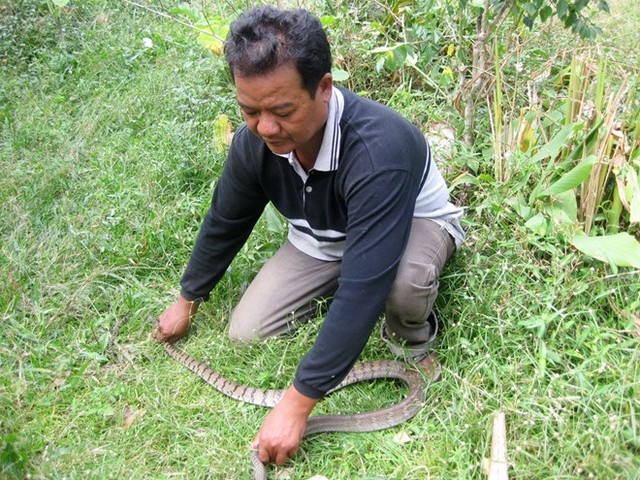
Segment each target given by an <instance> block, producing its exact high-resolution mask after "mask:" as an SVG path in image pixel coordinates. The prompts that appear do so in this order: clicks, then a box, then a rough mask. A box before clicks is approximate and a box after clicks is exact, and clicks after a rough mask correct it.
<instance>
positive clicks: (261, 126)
mask: <svg viewBox="0 0 640 480" xmlns="http://www.w3.org/2000/svg"><path fill="white" fill-rule="evenodd" d="M256 130H257V131H258V134H259V135H260V136H261V137H267V138H268V137H272V136H273V135H277V134H278V133H279V132H280V125H279V124H278V122H277V121H276V119H275V118H273V115H269V114H267V113H264V114H262V115H260V119H259V120H258V125H257V127H256Z"/></svg>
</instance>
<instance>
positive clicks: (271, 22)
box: [224, 6, 331, 98]
mask: <svg viewBox="0 0 640 480" xmlns="http://www.w3.org/2000/svg"><path fill="white" fill-rule="evenodd" d="M224 54H225V57H226V59H227V64H228V65H229V69H230V70H231V75H232V77H235V76H236V75H237V76H242V77H253V76H256V75H262V74H266V73H270V72H272V71H273V70H275V69H276V68H278V67H280V66H282V65H285V64H287V63H291V64H292V65H293V66H294V67H295V68H296V69H297V70H298V72H299V73H300V76H301V77H302V85H303V87H304V88H305V89H306V90H307V91H308V92H309V94H310V95H311V98H314V97H315V93H316V89H317V88H318V85H319V84H320V80H321V79H322V77H323V76H324V74H325V73H331V48H330V46H329V41H328V40H327V35H326V33H325V31H324V29H323V28H322V24H321V23H320V20H318V18H316V17H315V16H313V15H312V14H311V13H309V12H308V11H306V10H303V9H299V10H292V11H283V10H278V9H276V8H274V7H270V6H266V7H258V8H253V9H251V10H248V11H246V12H245V13H243V14H242V15H240V16H239V17H238V18H237V19H236V20H235V21H234V22H232V23H231V26H230V28H229V34H228V35H227V40H226V42H225V46H224Z"/></svg>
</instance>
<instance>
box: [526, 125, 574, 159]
mask: <svg viewBox="0 0 640 480" xmlns="http://www.w3.org/2000/svg"><path fill="white" fill-rule="evenodd" d="M575 126H576V124H575V123H570V124H569V125H566V126H565V127H563V128H562V130H560V131H559V132H558V133H556V135H555V136H554V137H553V138H552V139H551V140H549V143H545V144H544V145H543V146H542V147H540V150H538V153H536V154H535V155H534V156H533V157H532V158H531V161H532V162H539V161H541V160H544V159H545V158H549V157H550V158H551V159H552V160H553V159H554V158H556V157H557V156H558V153H560V149H562V147H564V146H565V144H566V143H567V139H568V138H569V136H570V135H571V133H572V132H573V130H574V128H575Z"/></svg>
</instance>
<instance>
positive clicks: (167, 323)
mask: <svg viewBox="0 0 640 480" xmlns="http://www.w3.org/2000/svg"><path fill="white" fill-rule="evenodd" d="M197 311H198V304H197V303H195V302H190V301H189V300H187V299H186V298H184V297H183V296H182V295H179V296H178V301H177V302H176V303H174V304H173V305H171V306H170V307H169V308H167V309H166V310H165V311H164V312H163V313H162V314H161V315H160V317H158V324H157V325H156V328H155V330H154V331H153V333H152V334H151V336H152V337H153V338H155V339H156V340H157V341H159V342H174V341H175V340H177V339H179V338H180V337H182V336H184V335H185V334H186V333H187V331H188V330H189V326H190V325H191V317H192V316H193V315H195V314H196V312H197Z"/></svg>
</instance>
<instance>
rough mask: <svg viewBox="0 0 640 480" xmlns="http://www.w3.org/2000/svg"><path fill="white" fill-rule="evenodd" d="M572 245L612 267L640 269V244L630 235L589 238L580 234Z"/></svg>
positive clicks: (618, 234) (620, 234) (621, 234)
mask: <svg viewBox="0 0 640 480" xmlns="http://www.w3.org/2000/svg"><path fill="white" fill-rule="evenodd" d="M571 244H572V245H573V246H574V247H576V248H577V249H578V250H580V251H581V252H582V253H584V254H585V255H588V256H590V257H593V258H596V259H598V260H601V261H603V262H607V263H609V264H611V265H615V266H617V267H634V268H640V242H638V240H636V239H635V238H634V237H633V236H631V235H629V234H628V233H616V234H615V235H604V236H600V237H588V236H586V235H585V234H584V233H582V232H578V233H577V234H576V236H575V237H573V240H572V241H571Z"/></svg>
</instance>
